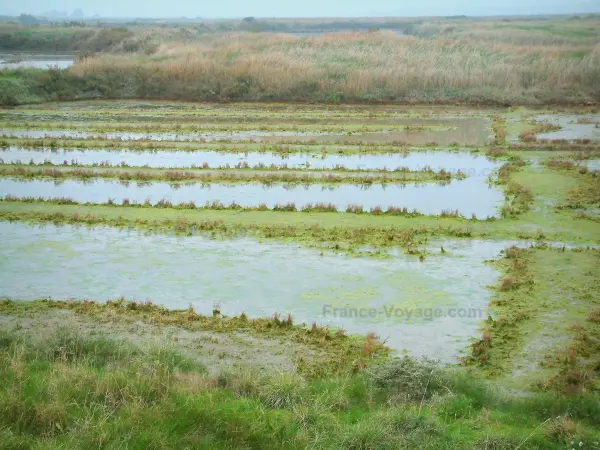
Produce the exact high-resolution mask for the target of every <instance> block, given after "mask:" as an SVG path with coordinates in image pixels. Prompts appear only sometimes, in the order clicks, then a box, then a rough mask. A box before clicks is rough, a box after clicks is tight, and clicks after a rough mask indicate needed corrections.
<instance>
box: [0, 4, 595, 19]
mask: <svg viewBox="0 0 600 450" xmlns="http://www.w3.org/2000/svg"><path fill="white" fill-rule="evenodd" d="M76 8H81V9H82V10H83V12H84V14H85V15H86V16H88V17H89V16H92V15H94V14H100V15H101V16H104V17H108V16H111V17H176V16H187V17H206V18H212V17H244V16H256V17H323V16H329V17H352V16H390V15H392V16H415V15H419V16H421V15H422V16H443V15H460V14H464V15H472V16H477V15H502V14H562V13H567V14H569V13H579V12H600V0H475V1H474V0H416V1H415V0H411V1H409V0H404V1H402V0H337V1H325V0H303V1H298V0H294V1H289V0H288V1H286V0H219V1H202V0H170V1H169V0H133V1H131V0H130V1H123V0H102V1H90V0H56V1H48V0H20V1H12V0H0V14H12V15H17V14H20V13H29V14H42V13H44V12H46V11H49V10H58V11H67V12H69V13H71V12H72V11H73V10H74V9H76Z"/></svg>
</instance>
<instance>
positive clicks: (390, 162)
mask: <svg viewBox="0 0 600 450" xmlns="http://www.w3.org/2000/svg"><path fill="white" fill-rule="evenodd" d="M0 160H2V161H4V163H10V162H21V163H23V164H27V163H29V162H30V161H33V163H34V164H42V163H44V162H45V161H50V162H51V163H52V164H63V163H64V162H65V161H67V163H68V164H71V163H78V164H84V165H93V164H100V163H104V162H108V163H109V164H111V165H119V164H121V163H122V162H125V163H126V164H127V165H129V166H132V167H133V166H135V167H141V166H148V167H166V168H190V167H193V166H196V167H202V166H203V164H204V163H206V164H208V166H209V167H210V168H217V167H225V166H226V165H227V164H229V165H230V166H231V167H232V168H233V167H235V166H236V165H237V164H244V163H245V164H248V165H249V166H250V167H255V166H258V165H259V164H263V165H265V166H271V164H275V165H276V166H283V165H287V167H288V168H290V169H306V168H312V169H333V168H335V167H338V166H343V167H345V168H347V169H351V170H355V169H361V170H373V169H383V168H387V169H388V170H394V169H396V168H398V167H407V168H408V169H410V170H415V171H418V170H424V169H425V168H426V167H428V166H429V167H431V168H432V169H433V170H434V171H436V172H438V171H440V170H441V169H444V170H446V171H449V172H453V173H455V172H457V171H458V170H460V171H462V172H463V173H465V174H467V175H468V176H482V177H487V176H489V175H491V174H492V173H493V171H494V170H495V169H496V168H498V167H499V166H500V164H499V163H497V162H495V161H493V160H491V159H489V158H487V157H485V156H482V155H476V154H471V153H468V152H456V153H455V152H447V151H446V152H444V151H435V152H411V153H390V154H373V155H360V154H357V155H335V154H326V155H325V156H323V155H322V154H320V153H291V154H289V155H282V154H279V153H271V152H266V153H263V152H246V153H243V152H239V153H229V152H227V153H226V152H216V151H201V152H186V151H167V150H159V151H154V152H150V151H143V152H142V151H127V150H116V151H112V150H111V151H109V150H87V151H86V150H81V149H73V150H70V149H69V150H67V149H58V150H51V149H39V150H37V149H21V148H9V149H5V150H0Z"/></svg>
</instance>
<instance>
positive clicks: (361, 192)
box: [0, 177, 504, 218]
mask: <svg viewBox="0 0 600 450" xmlns="http://www.w3.org/2000/svg"><path fill="white" fill-rule="evenodd" d="M6 195H11V196H16V197H40V196H43V197H51V198H52V197H69V198H71V199H73V200H75V201H77V202H80V203H85V202H91V203H104V202H106V201H107V200H108V199H109V198H110V199H113V200H114V202H115V203H117V204H120V203H122V200H123V199H124V198H127V199H129V201H130V202H132V203H134V202H137V203H144V201H145V200H146V199H149V200H150V202H151V203H152V204H156V203H157V202H158V201H159V200H161V199H166V200H169V201H170V202H171V203H173V204H178V203H187V202H190V201H193V202H194V203H195V204H196V206H203V205H204V204H205V203H206V202H213V201H218V202H221V203H223V204H225V205H229V204H231V203H232V202H234V201H235V202H236V203H237V204H239V205H240V206H258V205H259V204H261V203H265V204H266V205H267V207H268V208H273V206H274V205H276V204H280V205H281V204H286V203H288V202H292V203H295V204H296V207H298V208H300V207H303V206H305V205H306V204H308V203H313V204H314V203H319V202H322V203H333V204H334V205H336V207H337V209H338V210H339V211H345V210H346V208H347V206H348V205H351V204H358V205H362V206H363V207H364V208H365V209H370V208H373V207H376V206H381V207H382V208H383V209H385V208H387V207H388V206H395V207H406V208H408V209H409V210H411V211H412V210H413V209H416V210H417V211H419V212H422V213H424V214H432V215H438V214H441V213H442V211H444V210H458V211H459V213H461V214H463V215H465V216H467V217H471V215H472V214H475V215H476V216H477V217H478V218H486V217H487V216H497V215H498V208H499V206H500V205H501V204H502V202H503V201H504V195H503V194H502V192H500V191H499V190H498V189H496V188H494V187H488V186H487V184H485V181H484V179H482V178H476V177H472V178H467V179H465V180H460V181H459V180H452V181H451V182H450V183H449V184H446V185H440V184H436V183H416V184H407V185H405V186H403V185H398V184H388V185H385V186H383V185H381V184H374V185H372V186H364V185H351V184H340V185H337V184H336V185H331V186H323V185H315V184H311V185H278V184H276V185H272V186H265V185H261V184H230V185H227V184H221V183H213V184H208V185H202V184H198V183H195V184H187V185H175V186H174V185H170V184H168V183H163V182H155V183H152V184H138V183H135V182H132V183H120V182H118V181H113V180H102V179H100V180H96V181H94V182H89V183H83V182H80V181H75V180H64V181H53V180H27V181H23V180H15V179H7V178H4V179H0V196H6Z"/></svg>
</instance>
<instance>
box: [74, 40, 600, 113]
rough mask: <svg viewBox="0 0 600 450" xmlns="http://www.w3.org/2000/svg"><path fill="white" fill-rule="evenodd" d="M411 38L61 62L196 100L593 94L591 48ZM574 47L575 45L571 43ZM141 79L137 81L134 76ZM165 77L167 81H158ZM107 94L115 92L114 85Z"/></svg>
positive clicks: (247, 43) (251, 44)
mask: <svg viewBox="0 0 600 450" xmlns="http://www.w3.org/2000/svg"><path fill="white" fill-rule="evenodd" d="M573 48H574V47H570V46H568V45H564V44H555V45H534V44H532V45H528V46H524V45H516V44H513V43H510V42H494V41H482V40H480V39H477V38H474V37H473V38H466V37H463V38H461V39H452V38H448V37H443V36H439V37H437V38H434V39H420V38H417V37H412V36H398V35H396V34H395V33H392V32H384V31H382V32H373V33H338V34H335V35H323V36H311V37H305V38H300V39H299V38H295V37H292V36H286V35H270V34H256V35H253V36H252V38H251V39H250V38H249V37H248V36H247V35H240V34H236V33H233V34H230V35H228V36H219V37H218V38H215V39H214V40H213V41H212V42H210V44H209V45H206V44H184V43H181V42H176V43H165V44H163V45H161V46H160V47H159V48H158V50H157V52H156V56H157V58H155V59H154V60H148V59H147V58H146V59H144V58H137V59H135V58H131V57H130V56H124V55H116V54H106V55H99V56H95V57H92V58H86V59H84V60H83V61H80V62H78V63H77V64H75V65H74V66H73V67H72V68H70V69H69V72H70V74H71V75H74V76H77V77H90V78H94V77H99V78H102V77H113V76H119V77H121V78H122V79H125V80H128V81H129V82H130V83H133V84H132V86H133V92H131V93H132V94H133V95H134V96H139V97H158V98H196V99H221V100H222V99H243V100H259V99H281V100H284V99H289V100H292V99H320V100H369V101H378V100H379V101H384V100H405V101H428V102H444V101H451V100H461V101H468V102H490V103H504V102H521V103H539V102H557V103H563V102H564V101H580V100H582V99H586V100H597V99H598V98H599V95H600V91H599V90H598V89H599V88H598V86H600V47H599V46H598V44H592V43H588V44H586V46H585V54H584V56H583V57H582V58H575V59H573V58H565V57H563V55H565V54H569V52H572V51H573ZM577 48H578V49H580V48H581V47H580V46H579V47H577ZM140 80H141V81H140ZM167 80H168V81H167ZM114 94H115V95H116V96H123V94H124V92H123V91H122V89H121V90H117V91H115V92H114Z"/></svg>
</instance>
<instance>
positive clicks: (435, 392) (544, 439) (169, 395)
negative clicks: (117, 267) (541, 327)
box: [0, 302, 600, 449]
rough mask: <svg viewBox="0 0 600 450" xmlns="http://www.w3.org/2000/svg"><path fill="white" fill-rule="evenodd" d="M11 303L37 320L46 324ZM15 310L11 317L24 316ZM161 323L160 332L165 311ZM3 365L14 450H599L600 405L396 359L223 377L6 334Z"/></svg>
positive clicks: (130, 350) (189, 359) (43, 335)
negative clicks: (574, 449)
mask: <svg viewBox="0 0 600 450" xmlns="http://www.w3.org/2000/svg"><path fill="white" fill-rule="evenodd" d="M11 303H12V305H11V308H12V309H13V310H15V309H16V310H19V311H20V314H23V313H24V311H25V310H28V312H27V313H26V316H27V317H32V318H33V317H35V314H40V313H41V314H43V309H39V308H38V311H37V312H35V308H33V309H32V308H30V307H29V306H26V305H25V306H24V305H23V304H18V303H14V302H11ZM4 305H5V306H4V307H3V314H15V313H16V312H15V311H12V312H8V311H7V307H6V303H5V304H4ZM63 306H64V305H63ZM46 307H56V305H54V306H52V305H49V304H46ZM59 307H60V306H59ZM74 307H76V306H74ZM107 307H108V306H107ZM80 308H84V309H85V311H88V312H92V313H93V312H94V311H95V310H96V307H94V308H90V307H89V305H88V306H87V307H83V306H80ZM85 311H82V313H84V314H87V312H85ZM125 311H126V312H125V313H124V314H128V313H134V314H137V313H138V312H139V311H136V310H133V309H132V310H130V309H127V308H125ZM96 312H97V311H96ZM16 314H19V313H16ZM148 314H150V315H157V317H158V318H159V322H158V323H160V316H161V315H162V313H158V312H157V311H153V312H152V311H151V312H148ZM207 320H212V319H207ZM156 326H158V325H156ZM0 361H1V364H0V443H1V446H2V448H6V449H13V448H15V449H16V448H20V449H23V448H57V449H58V448H90V447H93V448H123V447H127V448H133V449H135V448H140V449H142V448H143V449H146V448H181V447H182V446H183V447H193V448H352V449H368V448H416V447H419V448H440V449H441V448H456V449H463V448H475V449H489V448H498V449H500V448H517V447H518V448H528V449H559V448H565V447H566V446H567V445H571V444H570V442H576V443H577V444H576V445H579V442H581V443H582V444H581V445H580V446H579V448H586V449H587V448H595V447H594V446H597V445H598V444H597V443H598V441H599V440H600V436H598V433H597V430H598V426H600V422H599V421H598V418H599V417H600V405H599V404H598V402H597V398H594V397H592V396H590V395H584V394H579V395H575V396H570V397H566V396H563V395H562V394H557V393H536V394H534V395H531V396H528V397H521V398H515V397H506V396H503V395H500V394H498V393H497V392H494V391H493V390H492V389H490V388H489V387H486V385H485V384H483V383H482V382H480V381H477V380H475V379H473V378H470V377H468V376H466V375H464V374H461V373H460V372H454V371H451V370H449V369H441V368H439V367H438V366H436V365H435V364H434V363H432V362H430V361H427V360H420V361H417V360H413V359H410V358H401V359H392V360H388V361H382V362H380V363H375V364H371V365H369V366H368V367H367V368H366V369H365V370H360V371H358V372H357V373H354V374H352V373H344V372H343V371H340V372H339V373H332V374H329V375H326V376H317V377H309V378H307V377H305V376H302V375H300V374H296V373H278V372H276V371H274V372H273V373H254V372H252V371H237V372H224V373H220V374H218V375H216V376H215V375H208V373H207V368H206V367H203V366H202V365H201V364H200V363H198V362H197V361H196V360H195V358H194V357H193V355H190V354H189V353H187V354H183V353H180V352H179V351H177V350H176V349H174V348H172V347H164V346H162V347H161V346H158V347H157V346H155V345H150V344H148V343H146V342H141V343H137V344H132V343H130V342H126V341H123V340H120V339H119V338H118V337H114V336H113V337H111V338H109V337H107V336H104V335H100V334H96V335H94V334H88V335H81V334H78V333H77V332H75V331H74V330H72V329H68V328H60V329H58V330H54V331H48V330H43V329H42V330H39V332H37V333H34V334H31V333H28V334H23V333H19V331H18V330H17V329H15V330H4V331H2V332H1V333H0Z"/></svg>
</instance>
